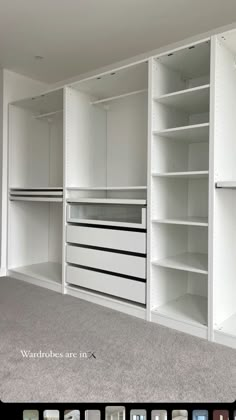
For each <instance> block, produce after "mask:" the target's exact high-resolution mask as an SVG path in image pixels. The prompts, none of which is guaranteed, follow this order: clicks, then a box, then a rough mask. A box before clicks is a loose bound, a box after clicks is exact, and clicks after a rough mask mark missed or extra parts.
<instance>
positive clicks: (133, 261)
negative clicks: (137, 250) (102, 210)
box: [67, 245, 146, 279]
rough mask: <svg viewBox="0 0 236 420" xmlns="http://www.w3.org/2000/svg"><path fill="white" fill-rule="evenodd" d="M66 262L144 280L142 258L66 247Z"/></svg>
mask: <svg viewBox="0 0 236 420" xmlns="http://www.w3.org/2000/svg"><path fill="white" fill-rule="evenodd" d="M67 262H69V263H71V264H77V265H83V266H86V267H91V268H97V269H99V270H105V271H111V272H114V273H118V274H119V273H120V274H125V275H126V276H133V277H139V278H143V279H145V278H146V258H144V257H136V256H133V255H126V254H119V253H117V252H109V251H100V250H97V249H89V248H81V247H79V246H73V245H67Z"/></svg>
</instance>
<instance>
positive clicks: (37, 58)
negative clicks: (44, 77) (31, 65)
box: [34, 55, 43, 60]
mask: <svg viewBox="0 0 236 420" xmlns="http://www.w3.org/2000/svg"><path fill="white" fill-rule="evenodd" d="M34 58H35V60H43V56H42V55H35V56H34Z"/></svg>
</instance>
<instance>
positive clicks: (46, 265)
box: [10, 261, 62, 284]
mask: <svg viewBox="0 0 236 420" xmlns="http://www.w3.org/2000/svg"><path fill="white" fill-rule="evenodd" d="M10 271H11V272H12V273H17V274H23V275H25V276H29V277H34V278H36V279H38V280H42V281H46V282H51V283H56V284H61V283H62V265H61V264H59V263H55V262H51V261H48V262H43V263H40V264H32V265H26V266H24V267H16V268H12V269H10Z"/></svg>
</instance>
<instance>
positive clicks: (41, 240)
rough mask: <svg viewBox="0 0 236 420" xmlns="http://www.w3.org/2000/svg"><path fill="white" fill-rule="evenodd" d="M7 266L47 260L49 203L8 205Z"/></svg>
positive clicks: (15, 203) (18, 265) (16, 203)
mask: <svg viewBox="0 0 236 420" xmlns="http://www.w3.org/2000/svg"><path fill="white" fill-rule="evenodd" d="M9 216H10V219H9V249H8V258H9V261H8V268H10V269H11V268H14V267H20V266H26V265H30V264H36V263H41V262H46V261H48V251H49V249H48V244H49V235H48V222H49V204H47V203H23V202H14V203H11V204H10V205H9Z"/></svg>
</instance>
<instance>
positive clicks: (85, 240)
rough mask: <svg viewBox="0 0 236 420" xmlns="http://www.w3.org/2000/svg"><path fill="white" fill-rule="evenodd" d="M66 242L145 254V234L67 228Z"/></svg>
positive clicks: (114, 230) (87, 228) (88, 228)
mask: <svg viewBox="0 0 236 420" xmlns="http://www.w3.org/2000/svg"><path fill="white" fill-rule="evenodd" d="M66 238H67V242H71V243H76V244H80V245H90V246H95V247H101V248H112V249H119V250H123V251H129V252H137V253H140V254H145V253H146V234H145V233H144V232H132V231H126V230H116V229H100V228H93V227H84V226H74V225H69V226H67V235H66Z"/></svg>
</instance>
